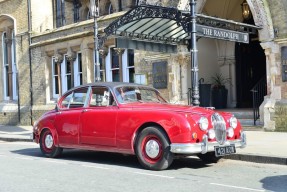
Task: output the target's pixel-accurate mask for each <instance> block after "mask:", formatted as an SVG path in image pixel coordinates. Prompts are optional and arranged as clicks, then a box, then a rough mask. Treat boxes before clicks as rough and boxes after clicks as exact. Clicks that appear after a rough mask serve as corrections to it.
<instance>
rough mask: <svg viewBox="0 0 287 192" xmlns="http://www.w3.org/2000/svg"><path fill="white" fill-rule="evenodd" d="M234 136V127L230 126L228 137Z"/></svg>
mask: <svg viewBox="0 0 287 192" xmlns="http://www.w3.org/2000/svg"><path fill="white" fill-rule="evenodd" d="M233 136H234V129H233V128H229V129H227V137H229V138H232V137H233Z"/></svg>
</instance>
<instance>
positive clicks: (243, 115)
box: [218, 108, 262, 128]
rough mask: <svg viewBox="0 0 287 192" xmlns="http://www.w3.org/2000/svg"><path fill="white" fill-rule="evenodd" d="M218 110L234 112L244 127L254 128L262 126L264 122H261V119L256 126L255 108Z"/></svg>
mask: <svg viewBox="0 0 287 192" xmlns="http://www.w3.org/2000/svg"><path fill="white" fill-rule="evenodd" d="M218 111H224V112H229V113H232V114H233V115H234V116H235V117H236V118H237V119H238V120H239V121H240V123H241V125H242V126H243V127H254V128H261V127H262V124H261V123H260V122H259V120H257V121H256V126H254V119H253V109H249V108H248V109H239V108H231V109H230V108H228V109H218Z"/></svg>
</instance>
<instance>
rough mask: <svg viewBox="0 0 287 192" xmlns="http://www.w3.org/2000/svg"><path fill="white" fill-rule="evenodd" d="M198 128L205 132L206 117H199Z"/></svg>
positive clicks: (206, 126) (206, 125)
mask: <svg viewBox="0 0 287 192" xmlns="http://www.w3.org/2000/svg"><path fill="white" fill-rule="evenodd" d="M199 127H200V129H201V130H202V131H206V130H207V128H208V119H207V118H206V117H201V118H200V120H199Z"/></svg>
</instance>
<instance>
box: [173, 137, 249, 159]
mask: <svg viewBox="0 0 287 192" xmlns="http://www.w3.org/2000/svg"><path fill="white" fill-rule="evenodd" d="M229 145H235V147H236V148H244V147H245V146H246V133H245V132H242V133H241V139H237V140H232V141H227V142H225V143H224V144H223V145H220V144H219V143H218V142H216V141H215V142H208V138H207V135H204V136H203V140H202V142H201V143H193V144H191V143H189V144H182V143H172V144H171V145H170V151H171V152H172V153H179V154H198V153H202V154H205V153H207V152H210V151H214V147H215V146H229Z"/></svg>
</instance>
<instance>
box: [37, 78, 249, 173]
mask: <svg viewBox="0 0 287 192" xmlns="http://www.w3.org/2000/svg"><path fill="white" fill-rule="evenodd" d="M33 136H34V141H35V142H36V143H39V144H40V148H41V151H42V152H43V154H44V155H45V156H47V157H57V156H59V155H60V154H61V152H62V150H63V148H78V149H86V150H95V151H108V152H118V153H126V154H135V155H136V156H137V157H138V160H139V162H140V163H141V165H142V166H143V167H145V168H147V169H151V170H163V169H166V168H168V167H169V166H170V165H171V163H172V161H173V159H174V158H175V156H189V155H197V156H198V157H199V158H201V159H202V160H205V161H210V162H216V161H217V160H218V159H219V158H220V157H222V156H224V155H228V154H232V153H235V152H236V148H237V147H241V148H242V147H245V145H246V135H245V133H244V132H243V131H242V129H241V125H240V123H239V121H238V120H237V119H236V118H235V117H234V116H233V115H232V114H230V113H225V112H216V111H214V110H212V109H208V108H202V107H195V106H184V105H173V104H169V103H167V102H166V101H165V100H164V99H163V98H162V97H161V95H160V93H159V92H158V91H157V90H156V89H154V88H151V87H148V86H143V85H138V84H130V83H114V82H110V83H108V82H107V83H104V82H103V83H102V82H99V83H93V84H87V85H83V86H79V87H76V88H73V89H71V90H69V91H68V92H66V93H65V94H64V95H63V96H62V97H61V98H60V99H59V101H58V103H57V106H56V108H55V109H54V110H52V111H50V112H47V113H45V114H44V115H43V116H42V117H41V118H40V119H39V120H38V121H37V122H36V123H35V124H34V127H33Z"/></svg>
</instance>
